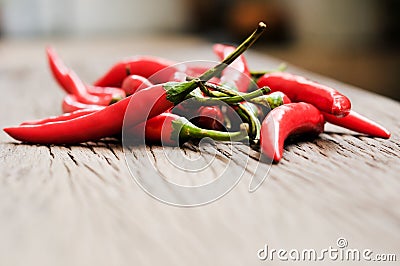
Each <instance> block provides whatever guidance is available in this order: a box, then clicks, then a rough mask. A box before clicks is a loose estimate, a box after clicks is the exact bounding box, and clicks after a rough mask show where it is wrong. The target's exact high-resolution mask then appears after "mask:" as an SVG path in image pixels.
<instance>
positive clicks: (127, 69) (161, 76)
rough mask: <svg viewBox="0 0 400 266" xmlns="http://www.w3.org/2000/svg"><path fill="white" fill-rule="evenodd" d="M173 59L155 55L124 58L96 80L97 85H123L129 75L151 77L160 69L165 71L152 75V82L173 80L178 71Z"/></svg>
mask: <svg viewBox="0 0 400 266" xmlns="http://www.w3.org/2000/svg"><path fill="white" fill-rule="evenodd" d="M174 64H176V63H175V62H173V61H170V60H167V59H163V58H160V57H153V56H137V57H133V58H129V59H126V60H123V61H121V62H118V63H116V64H115V65H114V66H112V67H111V68H110V69H109V70H108V71H107V72H106V73H105V74H104V75H103V76H102V77H100V78H99V79H98V80H97V81H96V82H94V85H95V86H100V87H121V85H122V82H123V81H124V79H125V78H126V77H127V76H129V75H138V76H142V77H145V78H147V79H149V78H150V77H152V76H153V75H154V74H156V73H157V72H159V71H161V70H162V71H163V72H160V73H158V74H157V75H155V76H154V77H152V79H151V80H150V81H151V82H152V83H154V84H157V83H164V82H168V81H170V80H172V77H173V75H174V74H175V72H177V71H178V69H176V68H175V67H173V65H174Z"/></svg>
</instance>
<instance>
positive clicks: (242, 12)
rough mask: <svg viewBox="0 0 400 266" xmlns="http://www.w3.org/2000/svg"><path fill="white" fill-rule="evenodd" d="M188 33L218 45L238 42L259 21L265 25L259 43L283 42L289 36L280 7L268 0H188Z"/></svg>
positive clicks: (283, 11) (283, 12)
mask: <svg viewBox="0 0 400 266" xmlns="http://www.w3.org/2000/svg"><path fill="white" fill-rule="evenodd" d="M188 8H189V9H190V13H191V16H189V20H190V21H189V27H188V30H189V31H190V32H196V33H200V34H203V35H204V36H205V37H207V38H208V39H210V40H212V41H214V42H219V41H225V42H238V40H241V39H243V38H244V37H246V36H247V35H248V34H249V32H251V31H252V30H254V25H257V23H258V22H259V21H265V22H266V23H267V24H268V34H266V35H264V36H263V37H262V38H261V40H260V41H261V42H268V43H285V42H287V41H288V40H289V39H290V37H291V31H290V30H291V27H290V23H289V19H290V17H289V16H288V14H287V12H286V11H287V10H286V8H285V6H284V5H282V4H281V3H280V2H278V1H268V0H248V1H240V0H232V1H227V0H203V1H195V0H188Z"/></svg>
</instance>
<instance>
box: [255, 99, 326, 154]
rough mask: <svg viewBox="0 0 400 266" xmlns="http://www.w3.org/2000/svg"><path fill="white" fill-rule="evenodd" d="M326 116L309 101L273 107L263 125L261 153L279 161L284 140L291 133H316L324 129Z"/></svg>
mask: <svg viewBox="0 0 400 266" xmlns="http://www.w3.org/2000/svg"><path fill="white" fill-rule="evenodd" d="M324 123H325V121H324V116H323V115H322V113H321V112H320V111H319V110H318V109H317V108H315V107H314V106H313V105H311V104H308V103H303V102H300V103H289V104H285V105H281V106H279V107H277V108H275V109H273V110H272V111H271V112H270V113H269V114H268V115H267V117H266V118H265V119H264V121H263V123H262V126H261V138H260V148H261V153H262V154H264V155H266V156H267V157H269V158H272V159H273V160H274V162H279V161H280V159H281V158H282V155H283V145H284V141H285V140H286V138H287V137H288V136H289V135H294V134H302V133H308V134H314V135H318V134H320V133H321V132H323V130H324Z"/></svg>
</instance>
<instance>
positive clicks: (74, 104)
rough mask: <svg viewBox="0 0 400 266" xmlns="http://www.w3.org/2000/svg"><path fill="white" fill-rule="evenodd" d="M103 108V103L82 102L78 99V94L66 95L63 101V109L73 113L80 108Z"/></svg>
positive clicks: (65, 111)
mask: <svg viewBox="0 0 400 266" xmlns="http://www.w3.org/2000/svg"><path fill="white" fill-rule="evenodd" d="M103 108H104V106H102V105H97V104H87V103H81V102H79V101H78V99H77V98H76V96H75V95H72V94H67V95H65V97H64V99H63V101H62V111H63V112H64V113H71V112H75V111H78V110H85V109H90V110H100V109H103Z"/></svg>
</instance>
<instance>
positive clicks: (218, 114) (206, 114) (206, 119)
mask: <svg viewBox="0 0 400 266" xmlns="http://www.w3.org/2000/svg"><path fill="white" fill-rule="evenodd" d="M224 119H225V118H224V114H223V113H222V111H221V108H220V107H219V106H202V107H200V108H199V109H198V110H197V111H196V113H195V117H194V118H193V119H191V121H192V122H193V123H194V124H195V125H196V126H199V127H201V128H205V129H213V130H223V129H224V125H223V122H224Z"/></svg>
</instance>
